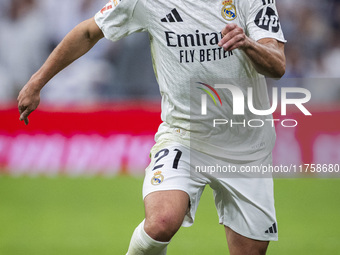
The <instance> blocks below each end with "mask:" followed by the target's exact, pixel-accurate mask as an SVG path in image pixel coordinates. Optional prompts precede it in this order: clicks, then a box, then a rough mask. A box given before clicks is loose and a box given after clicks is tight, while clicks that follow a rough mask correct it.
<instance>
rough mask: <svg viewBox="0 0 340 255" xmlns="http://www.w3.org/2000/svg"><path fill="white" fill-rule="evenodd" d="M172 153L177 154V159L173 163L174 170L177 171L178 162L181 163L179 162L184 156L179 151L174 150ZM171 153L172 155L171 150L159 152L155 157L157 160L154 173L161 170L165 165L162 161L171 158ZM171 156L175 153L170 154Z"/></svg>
mask: <svg viewBox="0 0 340 255" xmlns="http://www.w3.org/2000/svg"><path fill="white" fill-rule="evenodd" d="M171 152H174V153H175V157H174V159H173V161H172V168H173V169H177V168H178V162H179V160H180V159H181V156H182V151H180V150H179V149H174V150H173V151H171ZM169 153H170V151H169V149H163V150H160V151H159V152H157V153H156V155H155V159H156V161H155V166H154V168H153V169H152V171H155V170H158V169H160V168H162V167H163V166H164V164H162V161H164V159H165V158H166V157H169ZM170 154H171V155H172V154H173V153H170ZM163 163H164V162H163Z"/></svg>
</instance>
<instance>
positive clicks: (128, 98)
mask: <svg viewBox="0 0 340 255" xmlns="http://www.w3.org/2000/svg"><path fill="white" fill-rule="evenodd" d="M105 3H106V0H96V1H95V0H72V1H69V0H59V1H54V0H0V254H1V255H14V254H15V255H18V254H25V255H30V254H35V255H39V254H46V253H49V254H74V255H76V254H125V252H126V249H127V246H128V243H129V239H130V236H131V234H132V232H133V229H134V228H135V226H136V225H137V224H138V223H139V222H140V221H141V220H142V219H143V217H144V212H143V203H142V197H141V187H142V179H143V178H142V176H143V171H144V168H145V166H147V164H148V160H149V159H148V152H149V150H150V148H151V146H152V145H153V135H154V133H155V132H156V130H157V127H158V125H159V123H160V95H159V90H158V86H157V83H156V80H155V78H154V74H153V70H152V64H151V57H150V49H149V44H148V35H147V34H143V33H141V34H134V35H132V36H129V37H128V38H125V39H123V40H121V41H119V42H116V43H111V42H109V41H107V40H102V41H101V42H100V43H98V44H97V45H96V46H95V48H94V49H93V50H92V51H91V52H90V53H89V54H87V55H86V56H84V57H83V58H82V59H80V60H78V61H76V62H75V63H73V64H72V65H71V66H70V67H68V68H67V69H66V70H65V71H63V72H62V73H61V74H59V75H58V76H57V77H55V78H54V79H53V80H52V81H51V82H50V83H49V85H47V86H46V87H45V88H44V90H43V92H42V98H41V99H42V101H41V106H40V108H39V110H37V111H36V112H35V113H33V115H32V116H31V118H30V124H29V126H24V124H23V123H20V122H19V121H18V118H19V114H18V112H17V109H16V97H17V95H18V93H19V91H20V89H21V88H22V86H23V85H24V84H25V83H26V82H27V80H28V79H29V77H30V76H31V75H32V74H33V73H34V72H35V71H36V70H37V69H38V68H39V66H40V65H41V64H42V63H43V62H44V60H45V59H46V57H47V56H48V54H49V53H50V52H51V50H52V49H53V48H54V47H55V46H56V45H57V43H58V42H59V41H60V40H61V39H62V38H63V37H64V35H65V34H66V33H67V32H68V31H69V30H70V29H72V28H73V27H74V26H75V25H76V24H78V23H79V22H80V21H82V20H84V19H86V18H89V17H91V16H93V15H94V14H95V13H96V12H97V11H98V10H100V9H101V7H102V6H103V5H104V4H105ZM277 6H278V10H279V14H280V20H281V24H282V27H283V30H284V33H285V37H286V39H287V40H288V43H287V45H286V56H287V70H286V74H285V76H284V77H283V79H282V80H281V81H279V82H278V81H270V82H269V84H270V86H276V87H288V86H291V87H297V86H301V87H304V88H306V89H308V90H310V91H311V93H312V100H311V101H310V102H309V103H308V109H310V111H311V112H312V114H313V115H312V116H307V117H306V116H304V115H302V114H300V113H299V112H298V111H296V109H295V111H294V109H293V110H292V111H289V115H288V116H287V118H293V119H296V120H298V122H299V125H298V126H297V127H295V128H282V127H281V126H280V125H278V126H277V135H278V139H277V143H276V146H275V149H274V153H273V155H274V162H275V164H277V165H280V164H284V165H290V164H295V165H299V164H303V163H319V164H340V117H339V116H340V79H339V78H340V72H339V71H340V69H339V67H340V36H339V35H340V1H338V0H325V1H316V0H308V1H307V0H299V1H294V0H280V1H277ZM277 114H278V113H277ZM281 177H284V178H277V179H276V180H275V187H276V190H275V195H276V206H277V211H278V212H277V214H278V220H279V228H280V241H279V242H275V243H272V244H271V245H270V249H269V254H279V255H280V254H294V255H295V254H299V255H300V254H340V244H339V242H338V240H339V238H340V220H339V215H340V198H339V195H340V181H339V179H338V177H339V175H334V174H331V175H330V174H327V173H326V174H321V175H320V174H317V173H314V174H311V173H309V174H307V175H303V176H300V175H289V176H288V175H285V176H281ZM287 177H289V178H287ZM310 177H316V178H310ZM333 177H337V178H333ZM217 221H218V220H217V215H216V212H215V209H214V205H213V201H212V194H211V191H210V190H209V189H207V191H206V192H205V194H204V196H203V198H202V203H201V205H200V207H199V210H198V215H197V221H196V223H195V224H194V226H193V227H191V228H189V229H182V230H180V232H179V234H178V235H177V236H176V237H175V238H174V241H173V243H172V244H171V245H170V247H169V254H226V252H227V248H226V242H225V240H224V239H225V238H224V233H223V228H222V227H220V226H218V224H217Z"/></svg>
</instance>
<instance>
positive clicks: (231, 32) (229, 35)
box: [218, 23, 249, 51]
mask: <svg viewBox="0 0 340 255" xmlns="http://www.w3.org/2000/svg"><path fill="white" fill-rule="evenodd" d="M222 36H223V38H222V39H221V41H220V42H219V43H218V46H220V47H222V48H223V49H224V50H225V51H231V50H235V49H244V48H246V47H247V45H248V44H249V38H248V37H247V36H246V34H245V33H244V31H243V29H242V28H241V27H239V26H238V25H236V24H234V23H231V24H227V25H226V26H225V27H224V29H223V30H222Z"/></svg>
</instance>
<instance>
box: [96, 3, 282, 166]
mask: <svg viewBox="0 0 340 255" xmlns="http://www.w3.org/2000/svg"><path fill="white" fill-rule="evenodd" d="M95 21H96V23H97V24H98V26H99V27H100V28H101V29H102V31H103V33H104V35H105V37H106V38H108V39H110V40H112V41H116V40H119V39H120V38H122V37H124V36H127V35H129V34H131V33H133V32H141V31H146V32H148V33H149V35H150V43H151V51H152V60H153V65H154V70H155V74H156V78H157V80H158V83H159V87H160V93H161V95H162V115H161V118H162V121H163V123H162V124H161V125H160V127H159V129H158V132H157V134H156V140H158V139H160V138H166V139H171V140H175V141H178V142H181V143H184V144H187V145H191V146H192V147H193V148H195V149H197V150H200V151H203V152H205V153H208V154H213V155H217V156H221V157H224V158H229V159H234V160H242V159H249V160H252V159H257V158H260V157H264V156H266V155H267V154H268V153H270V152H271V150H272V148H273V146H274V143H275V129H274V127H273V125H272V122H271V121H268V119H272V116H271V115H270V114H269V115H267V116H257V115H255V114H253V113H251V112H250V111H249V109H248V104H247V98H248V97H247V91H248V88H249V87H251V88H252V90H253V95H252V103H253V105H254V108H255V109H257V110H267V109H269V108H270V102H269V99H268V94H267V87H266V82H265V79H264V77H263V76H262V75H260V74H259V73H257V72H256V70H255V68H254V67H253V65H252V64H251V62H250V60H249V59H248V57H247V56H246V54H245V53H244V52H242V51H241V50H238V49H237V50H233V51H229V52H226V51H224V50H223V49H222V48H220V47H219V46H218V45H217V44H218V42H219V41H220V40H221V38H222V35H221V31H222V29H223V28H224V27H225V26H226V24H228V23H236V24H237V25H238V26H240V27H242V28H243V29H244V31H245V33H246V35H247V36H249V37H250V38H252V39H253V40H255V41H257V40H259V39H262V38H274V39H277V40H278V41H281V42H285V39H284V37H283V33H282V30H281V26H280V22H279V18H278V13H277V10H276V7H275V3H274V0H226V1H222V0H210V1H208V2H207V1H202V0H195V1H193V0H169V1H159V0H121V1H120V0H111V1H110V2H109V3H108V4H106V6H105V7H104V8H103V9H102V10H101V11H99V12H98V13H97V14H96V15H95ZM132 75H138V74H132ZM216 84H232V85H234V86H236V87H237V88H239V90H240V91H242V94H243V95H244V102H245V103H244V114H234V113H233V110H234V111H235V109H234V108H233V95H232V94H231V92H230V91H229V90H228V89H221V88H218V87H217V86H216ZM202 95H205V96H202ZM203 100H205V102H207V106H206V109H205V110H204V109H203V108H204V107H203V106H202V103H203ZM234 100H235V98H234ZM217 119H219V120H220V122H219V124H218V125H215V127H214V123H215V124H216V120H217ZM261 121H262V122H261ZM221 123H224V124H221ZM261 123H264V125H263V126H261ZM255 126H261V127H255Z"/></svg>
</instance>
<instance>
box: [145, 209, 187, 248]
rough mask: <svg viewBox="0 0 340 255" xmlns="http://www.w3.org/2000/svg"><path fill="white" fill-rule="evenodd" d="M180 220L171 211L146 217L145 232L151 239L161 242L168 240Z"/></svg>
mask: <svg viewBox="0 0 340 255" xmlns="http://www.w3.org/2000/svg"><path fill="white" fill-rule="evenodd" d="M181 224H182V221H180V220H179V219H177V218H176V216H175V215H173V214H171V213H165V214H160V215H154V216H150V217H148V218H146V220H145V225H144V229H145V232H146V233H147V234H148V235H149V236H150V237H151V238H153V239H155V240H157V241H161V242H167V241H169V240H170V239H171V238H172V237H173V236H174V235H175V234H176V232H177V230H178V229H179V228H180V226H181Z"/></svg>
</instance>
